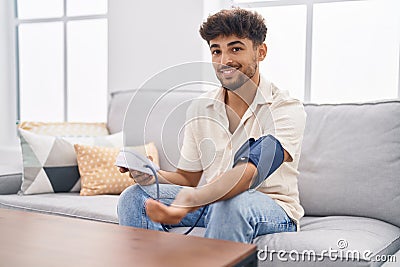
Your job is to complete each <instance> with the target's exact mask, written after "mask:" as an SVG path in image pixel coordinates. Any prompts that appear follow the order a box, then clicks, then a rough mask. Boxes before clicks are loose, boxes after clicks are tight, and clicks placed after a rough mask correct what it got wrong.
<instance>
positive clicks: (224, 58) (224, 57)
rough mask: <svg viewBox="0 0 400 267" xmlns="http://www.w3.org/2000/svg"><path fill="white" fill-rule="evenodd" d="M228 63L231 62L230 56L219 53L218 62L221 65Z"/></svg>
mask: <svg viewBox="0 0 400 267" xmlns="http://www.w3.org/2000/svg"><path fill="white" fill-rule="evenodd" d="M230 63H232V58H231V57H230V56H229V54H224V53H223V54H222V55H221V61H220V64H222V65H229V64H230Z"/></svg>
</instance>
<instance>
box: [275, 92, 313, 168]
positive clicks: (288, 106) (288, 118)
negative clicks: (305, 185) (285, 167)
mask: <svg viewBox="0 0 400 267" xmlns="http://www.w3.org/2000/svg"><path fill="white" fill-rule="evenodd" d="M271 113H272V117H273V122H274V128H275V134H274V137H275V138H276V139H278V140H279V142H280V143H281V145H282V147H283V148H284V149H285V150H286V152H288V153H289V155H290V156H291V157H292V159H293V160H294V159H295V155H296V153H299V149H300V147H301V142H302V141H303V135H304V129H305V124H306V113H305V111H304V106H303V104H302V103H301V102H300V101H299V100H296V99H287V100H282V101H279V102H277V103H274V104H273V105H271Z"/></svg>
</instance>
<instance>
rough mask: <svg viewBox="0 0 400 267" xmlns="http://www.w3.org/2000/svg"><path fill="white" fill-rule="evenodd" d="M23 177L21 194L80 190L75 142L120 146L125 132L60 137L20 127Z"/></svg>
mask: <svg viewBox="0 0 400 267" xmlns="http://www.w3.org/2000/svg"><path fill="white" fill-rule="evenodd" d="M19 135H20V141H21V147H22V158H23V166H24V173H23V180H22V185H21V190H20V194H24V195H30V194H40V193H53V192H54V193H58V192H78V191H79V190H80V179H79V178H80V176H79V171H78V163H77V160H76V154H75V150H74V144H76V143H78V144H87V145H101V146H109V147H121V146H122V144H123V136H122V132H120V133H117V134H113V135H108V136H96V137H57V136H49V135H39V134H35V133H32V132H30V131H26V130H23V129H19Z"/></svg>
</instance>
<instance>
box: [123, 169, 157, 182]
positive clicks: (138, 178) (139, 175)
mask: <svg viewBox="0 0 400 267" xmlns="http://www.w3.org/2000/svg"><path fill="white" fill-rule="evenodd" d="M119 171H120V172H121V173H126V172H129V177H131V178H132V179H133V180H134V181H135V183H137V184H140V185H151V184H154V183H155V181H156V179H155V178H154V176H153V175H150V174H147V173H143V172H140V171H135V170H129V169H128V168H123V167H119Z"/></svg>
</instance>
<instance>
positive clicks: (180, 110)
mask: <svg viewBox="0 0 400 267" xmlns="http://www.w3.org/2000/svg"><path fill="white" fill-rule="evenodd" d="M203 92H204V91H202V90H181V89H175V90H171V91H165V90H161V89H148V88H146V89H142V90H128V91H118V92H115V93H112V95H111V101H110V105H109V110H108V129H109V131H110V133H112V134H113V133H116V132H119V131H121V130H122V129H124V145H127V146H136V145H143V144H145V143H148V142H154V143H155V144H156V147H157V149H158V153H159V159H160V167H161V168H162V169H163V170H169V171H172V170H175V169H176V164H177V162H178V159H179V155H180V153H179V151H180V147H181V145H182V139H183V129H184V124H185V120H186V109H187V108H188V106H189V104H190V102H191V100H192V99H194V98H196V97H198V96H199V95H200V94H201V93H203ZM124 118H125V121H124Z"/></svg>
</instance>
